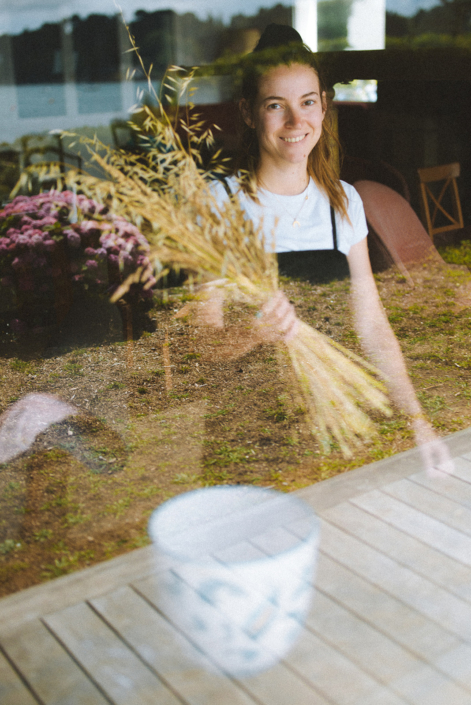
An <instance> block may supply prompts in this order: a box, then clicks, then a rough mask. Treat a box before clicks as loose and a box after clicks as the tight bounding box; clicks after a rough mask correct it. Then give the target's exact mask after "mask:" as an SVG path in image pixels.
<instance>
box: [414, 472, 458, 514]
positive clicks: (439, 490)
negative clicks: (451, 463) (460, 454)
mask: <svg viewBox="0 0 471 705" xmlns="http://www.w3.org/2000/svg"><path fill="white" fill-rule="evenodd" d="M464 462H466V461H464ZM409 480H410V481H411V482H415V483H416V484H418V485H420V486H421V487H426V488H427V489H428V490H431V491H432V492H435V493H436V494H438V495H440V496H441V497H447V498H448V499H452V500H453V501H454V502H458V504H462V505H463V506H464V507H467V508H468V509H471V483H469V482H465V481H463V480H462V479H461V478H459V477H457V476H456V475H445V474H444V473H443V476H442V477H430V476H429V475H428V473H426V472H419V473H415V474H414V475H411V476H410V477H409Z"/></svg>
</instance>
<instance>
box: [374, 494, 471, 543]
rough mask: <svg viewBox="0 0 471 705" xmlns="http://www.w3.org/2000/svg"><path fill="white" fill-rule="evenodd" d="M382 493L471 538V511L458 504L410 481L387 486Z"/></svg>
mask: <svg viewBox="0 0 471 705" xmlns="http://www.w3.org/2000/svg"><path fill="white" fill-rule="evenodd" d="M382 491H383V492H386V494H388V495H390V496H391V497H395V498H396V499H398V500H399V501H401V502H404V503H405V504H408V505H409V506H411V507H414V508H415V509H418V510H419V512H423V513H424V514H428V515H429V516H431V517H433V518H434V519H437V520H438V521H441V522H443V523H444V524H446V525H447V526H451V527H452V528H453V529H456V530H457V531H461V532H462V533H463V534H466V536H471V510H470V509H467V508H466V507H463V506H462V505H461V504H458V502H454V501H453V500H451V499H448V498H447V497H443V496H441V495H438V494H436V493H435V492H431V491H430V490H428V489H427V488H425V487H419V486H418V485H417V484H416V483H415V482H411V481H410V480H398V482H393V483H391V484H389V485H386V487H384V488H383V490H382Z"/></svg>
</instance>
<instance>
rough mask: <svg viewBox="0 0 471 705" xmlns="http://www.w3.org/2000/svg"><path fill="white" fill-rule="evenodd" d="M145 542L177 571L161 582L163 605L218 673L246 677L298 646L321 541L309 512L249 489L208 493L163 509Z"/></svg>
mask: <svg viewBox="0 0 471 705" xmlns="http://www.w3.org/2000/svg"><path fill="white" fill-rule="evenodd" d="M149 534H150V536H151V539H152V541H153V542H154V545H155V548H156V550H157V551H158V552H159V553H160V554H164V555H165V556H166V557H167V558H169V557H170V558H171V560H172V566H173V567H172V568H171V570H169V571H168V572H167V573H166V574H165V575H164V576H163V577H162V578H160V579H159V581H160V582H159V592H160V595H161V600H160V604H159V606H162V607H163V609H164V611H165V614H166V615H167V616H168V617H169V618H170V619H171V621H172V622H173V623H174V624H175V625H176V626H177V627H178V628H179V629H180V630H181V631H182V632H183V633H184V634H185V636H186V637H187V639H189V640H190V641H191V642H193V644H195V645H196V646H197V647H198V649H200V650H201V651H202V652H203V653H204V654H205V655H206V656H207V657H209V660H210V662H212V663H213V664H215V665H216V666H217V667H218V668H219V669H222V670H224V671H225V672H227V673H229V674H231V675H236V676H246V675H252V674H254V673H257V672H258V671H261V670H263V669H266V668H269V667H270V666H273V665H274V664H275V663H276V662H277V661H278V660H279V659H280V658H282V657H283V656H284V655H285V654H286V653H287V652H288V651H289V650H290V648H291V647H292V646H293V645H294V643H295V641H296V639H297V637H298V636H299V633H300V631H301V629H302V626H303V624H304V621H305V618H306V616H307V613H308V610H309V606H310V603H311V597H312V580H313V573H314V567H315V559H316V554H317V545H318V538H319V522H318V520H317V519H316V517H315V515H314V513H313V511H312V509H311V508H310V507H309V506H308V505H307V504H305V503H304V502H302V501H301V500H299V499H298V498H297V497H295V496H293V495H291V494H283V493H280V492H275V491H272V490H265V489H263V488H257V487H252V486H249V487H246V486H221V487H210V488H206V489H201V490H196V491H194V492H188V493H186V494H183V495H180V496H178V497H176V498H174V499H172V500H169V501H168V502H166V503H165V504H163V505H162V506H161V507H159V508H158V509H157V510H156V511H155V512H154V513H153V514H152V516H151V519H150V522H149ZM193 651H194V650H193ZM205 662H206V664H207V662H208V661H207V659H205Z"/></svg>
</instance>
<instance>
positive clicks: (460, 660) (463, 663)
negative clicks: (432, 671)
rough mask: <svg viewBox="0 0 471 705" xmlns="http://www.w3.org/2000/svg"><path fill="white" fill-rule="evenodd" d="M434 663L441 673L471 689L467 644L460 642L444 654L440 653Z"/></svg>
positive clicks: (470, 658)
mask: <svg viewBox="0 0 471 705" xmlns="http://www.w3.org/2000/svg"><path fill="white" fill-rule="evenodd" d="M434 663H435V665H436V666H437V668H438V669H440V670H441V671H443V673H446V674H447V675H448V676H449V677H450V678H452V679H453V680H455V681H456V682H457V683H460V684H461V685H462V686H464V687H465V688H467V689H468V690H471V646H470V645H469V644H460V645H459V646H457V647H456V648H455V649H452V650H451V651H447V653H446V654H441V655H440V656H438V657H437V658H436V659H435V661H434ZM470 700H471V699H470Z"/></svg>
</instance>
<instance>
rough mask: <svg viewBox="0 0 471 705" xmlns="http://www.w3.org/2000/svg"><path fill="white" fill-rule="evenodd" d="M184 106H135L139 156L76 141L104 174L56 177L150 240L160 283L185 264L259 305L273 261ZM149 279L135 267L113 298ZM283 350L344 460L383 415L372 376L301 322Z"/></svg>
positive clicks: (268, 291)
mask: <svg viewBox="0 0 471 705" xmlns="http://www.w3.org/2000/svg"><path fill="white" fill-rule="evenodd" d="M182 75H183V72H182V70H181V69H179V68H176V67H175V68H173V69H172V70H171V71H170V72H169V74H168V77H167V82H166V87H167V88H173V89H174V93H176V94H179V95H180V96H181V95H183V93H185V92H186V91H188V89H189V87H190V81H191V78H192V76H191V74H190V75H186V76H184V77H182ZM190 90H191V89H190ZM167 97H168V96H167ZM170 97H171V96H170ZM191 108H192V106H191V105H190V106H188V111H187V113H186V115H183V116H182V113H181V111H180V113H178V111H177V110H176V109H175V110H174V111H173V112H174V115H173V117H172V115H171V112H172V111H171V110H167V111H165V110H164V109H163V108H162V105H161V104H160V107H159V110H151V109H150V108H149V107H146V106H144V107H140V108H138V109H136V121H139V122H140V127H137V125H136V124H132V123H130V124H131V126H132V127H133V129H139V130H140V134H141V140H142V145H143V151H142V154H139V155H138V156H135V155H129V154H126V153H125V152H123V151H119V150H115V149H111V148H109V147H106V146H104V145H103V144H100V143H99V142H98V141H97V140H94V141H90V140H82V141H85V142H86V143H87V146H88V149H89V151H90V153H91V155H92V159H93V161H94V162H95V165H99V166H100V167H101V169H102V171H103V178H92V177H90V176H87V175H84V174H81V173H79V172H77V171H75V172H74V171H72V170H71V171H69V172H68V173H67V174H66V175H65V176H64V175H61V174H59V172H56V173H55V177H56V178H58V179H64V180H65V181H66V183H67V184H68V185H70V183H74V184H76V185H77V186H78V187H79V188H80V190H81V191H82V192H83V193H84V194H85V195H88V196H90V197H93V198H94V199H95V200H99V201H101V202H102V203H104V204H106V205H107V206H108V208H109V209H110V210H111V211H112V212H113V213H116V214H118V215H120V216H124V217H125V218H127V219H128V220H130V221H131V222H133V223H134V224H135V225H136V226H137V227H139V228H140V230H141V232H143V233H144V234H145V236H146V237H147V239H148V240H149V242H150V244H151V251H150V253H148V256H149V257H150V259H151V261H152V262H153V264H154V269H155V274H156V276H157V277H159V276H162V275H164V274H165V273H166V272H167V271H168V268H182V269H184V270H187V271H188V272H192V273H194V274H195V275H198V276H199V278H200V281H204V280H207V281H210V280H214V279H218V280H221V279H222V280H223V282H222V284H220V286H223V287H224V288H225V290H226V291H227V292H228V293H229V294H230V296H231V297H232V298H240V299H243V300H245V301H249V302H251V303H252V304H254V305H256V306H261V305H263V303H264V302H266V301H268V300H269V299H270V298H271V297H273V296H274V295H275V293H276V291H277V288H278V271H277V261H276V256H275V255H274V254H273V253H272V252H270V251H269V250H267V247H266V243H265V242H264V238H263V235H262V234H261V232H260V231H259V230H256V229H255V228H254V226H253V224H252V222H251V221H249V220H247V219H246V217H245V216H244V213H243V211H242V209H241V207H240V205H239V202H238V199H237V198H231V199H229V200H228V201H227V203H226V204H225V205H224V206H220V205H218V203H217V202H216V199H215V197H214V193H213V190H212V188H211V180H210V178H209V177H210V176H211V177H212V178H214V177H215V176H217V175H218V173H221V172H222V171H223V170H224V169H223V164H222V163H221V160H220V158H219V155H218V154H216V155H215V157H214V158H213V161H212V162H211V163H210V164H209V166H207V167H206V168H203V166H202V160H201V157H200V153H201V148H202V146H203V145H211V143H212V142H213V136H212V133H211V131H210V130H209V129H205V126H204V123H203V122H202V121H201V120H200V119H199V117H198V115H195V114H194V113H193V112H192V110H191ZM177 125H178V129H177ZM71 146H72V145H71ZM45 176H47V178H50V177H51V171H50V169H49V170H48V172H47V174H46V173H45V172H43V173H42V174H41V173H39V178H40V179H41V178H42V177H45ZM25 178H27V177H25ZM148 274H149V273H148V272H147V273H146V272H144V271H143V270H142V268H141V269H139V270H137V271H136V272H135V273H134V274H133V275H132V276H130V277H128V279H127V280H126V282H125V283H124V284H123V285H122V286H121V287H120V289H119V290H118V291H117V292H116V293H115V294H114V300H117V299H118V298H119V297H120V296H122V295H123V294H124V293H125V292H126V290H127V289H128V288H129V287H130V286H131V284H132V283H134V282H136V281H138V280H140V279H142V278H146V276H148ZM280 345H281V346H283V345H284V344H283V343H280ZM287 348H288V353H289V357H290V359H291V363H292V366H293V369H294V372H295V375H296V379H297V381H298V383H299V391H300V394H301V396H302V400H303V406H304V408H305V410H306V413H307V417H308V420H309V423H310V427H311V430H312V432H313V433H314V434H315V435H316V436H317V437H318V439H319V440H320V441H321V443H322V445H323V447H324V448H325V449H326V450H327V449H328V448H329V447H330V444H331V441H332V440H335V441H336V442H337V443H338V444H339V446H340V448H341V450H342V452H343V453H344V454H345V455H346V456H349V455H351V449H352V447H355V446H358V445H360V444H361V440H362V439H363V438H365V437H367V436H369V435H371V433H372V430H373V428H372V423H371V421H370V419H369V416H368V414H367V413H365V411H363V410H362V408H361V407H362V406H363V407H366V408H369V409H371V410H374V409H376V410H380V411H382V412H383V413H386V414H387V413H389V408H388V404H387V400H386V397H385V395H384V393H383V389H384V388H383V385H382V384H381V383H380V382H379V381H378V380H377V379H375V378H374V377H373V376H372V375H371V374H370V372H371V373H373V374H377V371H376V370H375V368H373V367H372V366H371V365H369V364H368V363H366V362H365V361H363V360H362V359H361V358H359V357H358V356H356V355H354V354H353V353H351V352H350V351H348V350H346V349H345V348H343V347H341V346H340V345H338V344H337V343H336V342H334V341H332V340H330V339H329V338H327V337H326V336H324V335H322V334H320V333H319V332H317V331H315V330H314V329H312V328H311V327H310V326H308V325H306V324H305V323H301V324H300V327H299V331H298V333H297V335H296V337H295V338H294V339H293V340H291V341H290V342H289V343H287Z"/></svg>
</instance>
